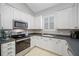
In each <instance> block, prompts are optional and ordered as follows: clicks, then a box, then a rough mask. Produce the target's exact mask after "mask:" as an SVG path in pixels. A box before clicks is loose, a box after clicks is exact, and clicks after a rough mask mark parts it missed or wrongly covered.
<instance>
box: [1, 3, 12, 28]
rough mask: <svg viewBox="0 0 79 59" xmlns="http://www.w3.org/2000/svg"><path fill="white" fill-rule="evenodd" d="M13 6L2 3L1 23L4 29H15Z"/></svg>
mask: <svg viewBox="0 0 79 59" xmlns="http://www.w3.org/2000/svg"><path fill="white" fill-rule="evenodd" d="M12 20H13V8H12V7H10V6H8V5H7V4H2V5H1V25H2V27H3V28H4V29H13V26H12V25H13V24H12Z"/></svg>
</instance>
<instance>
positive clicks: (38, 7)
mask: <svg viewBox="0 0 79 59" xmlns="http://www.w3.org/2000/svg"><path fill="white" fill-rule="evenodd" d="M57 4H58V3H27V4H26V5H27V6H28V7H29V8H30V9H31V10H32V11H33V12H34V13H38V12H40V11H42V10H45V9H48V8H50V7H53V6H55V5H57Z"/></svg>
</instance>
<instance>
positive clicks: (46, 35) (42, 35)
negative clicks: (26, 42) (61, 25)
mask: <svg viewBox="0 0 79 59" xmlns="http://www.w3.org/2000/svg"><path fill="white" fill-rule="evenodd" d="M42 36H47V37H54V36H53V35H42Z"/></svg>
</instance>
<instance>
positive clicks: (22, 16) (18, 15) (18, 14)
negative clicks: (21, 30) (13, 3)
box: [14, 8, 34, 29]
mask: <svg viewBox="0 0 79 59" xmlns="http://www.w3.org/2000/svg"><path fill="white" fill-rule="evenodd" d="M33 19H34V18H33V16H32V15H30V14H28V13H24V12H22V11H20V10H18V9H15V8H14V20H18V21H23V22H26V23H28V29H32V28H33Z"/></svg>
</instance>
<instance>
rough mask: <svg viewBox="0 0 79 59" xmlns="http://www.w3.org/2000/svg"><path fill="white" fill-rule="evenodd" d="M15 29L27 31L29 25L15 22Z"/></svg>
mask: <svg viewBox="0 0 79 59" xmlns="http://www.w3.org/2000/svg"><path fill="white" fill-rule="evenodd" d="M13 28H14V29H27V28H28V23H27V22H23V21H17V20H14V21H13Z"/></svg>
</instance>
